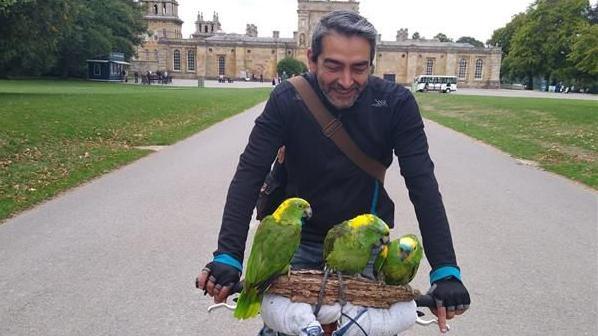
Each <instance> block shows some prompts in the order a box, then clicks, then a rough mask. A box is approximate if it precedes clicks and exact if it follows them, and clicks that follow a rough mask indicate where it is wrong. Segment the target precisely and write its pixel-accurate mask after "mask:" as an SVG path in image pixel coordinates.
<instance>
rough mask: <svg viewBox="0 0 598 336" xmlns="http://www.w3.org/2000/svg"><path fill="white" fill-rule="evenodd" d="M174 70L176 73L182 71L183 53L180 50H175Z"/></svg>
mask: <svg viewBox="0 0 598 336" xmlns="http://www.w3.org/2000/svg"><path fill="white" fill-rule="evenodd" d="M173 61H174V62H173V69H174V70H175V71H181V51H180V50H178V49H177V50H175V51H174V57H173Z"/></svg>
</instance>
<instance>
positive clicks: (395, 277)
mask: <svg viewBox="0 0 598 336" xmlns="http://www.w3.org/2000/svg"><path fill="white" fill-rule="evenodd" d="M423 254H424V252H423V249H422V246H421V244H420V243H419V240H418V239H417V236H415V235H414V234H407V235H404V236H402V237H400V238H399V239H395V240H393V241H392V242H390V244H389V245H388V246H384V247H383V248H382V251H380V254H379V255H378V258H376V262H375V263H374V269H375V270H377V272H378V276H379V278H380V279H381V280H384V282H385V283H386V284H388V285H406V284H408V283H409V282H410V281H411V280H413V278H414V277H415V274H416V273H417V269H418V268H419V262H420V261H421V259H422V256H423Z"/></svg>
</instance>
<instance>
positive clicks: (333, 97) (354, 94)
mask: <svg viewBox="0 0 598 336" xmlns="http://www.w3.org/2000/svg"><path fill="white" fill-rule="evenodd" d="M316 78H317V80H318V85H319V86H320V89H321V90H322V93H323V94H324V97H326V99H327V100H328V102H329V103H330V104H331V105H332V106H334V107H336V108H337V109H347V108H350V107H351V106H353V105H354V104H355V102H356V101H357V98H359V95H360V94H361V92H363V90H364V89H365V86H366V83H367V82H366V83H364V84H363V85H359V84H357V83H355V84H353V85H352V86H351V87H350V88H344V87H342V86H341V85H340V84H338V82H332V83H330V84H328V85H326V83H324V81H323V80H322V78H320V77H319V76H318V75H317V74H316Z"/></svg>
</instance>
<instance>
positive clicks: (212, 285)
mask: <svg viewBox="0 0 598 336" xmlns="http://www.w3.org/2000/svg"><path fill="white" fill-rule="evenodd" d="M240 277H241V272H239V271H238V270H237V269H236V268H234V267H232V266H229V265H226V264H223V263H219V262H216V261H212V262H211V263H209V264H207V265H206V267H204V269H203V270H201V272H200V273H199V276H198V277H197V279H195V287H197V288H199V289H203V290H204V295H205V294H210V296H212V297H213V298H214V303H221V302H225V301H226V298H227V297H228V296H229V295H231V294H232V293H231V290H232V288H233V287H234V286H235V285H236V284H237V283H238V282H239V279H240Z"/></svg>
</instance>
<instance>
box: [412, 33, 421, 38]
mask: <svg viewBox="0 0 598 336" xmlns="http://www.w3.org/2000/svg"><path fill="white" fill-rule="evenodd" d="M411 39H412V40H419V39H421V37H420V36H419V33H418V32H415V33H413V35H411Z"/></svg>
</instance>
